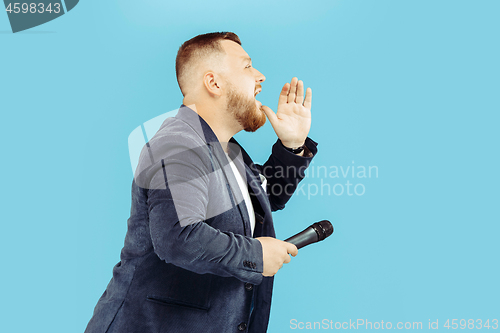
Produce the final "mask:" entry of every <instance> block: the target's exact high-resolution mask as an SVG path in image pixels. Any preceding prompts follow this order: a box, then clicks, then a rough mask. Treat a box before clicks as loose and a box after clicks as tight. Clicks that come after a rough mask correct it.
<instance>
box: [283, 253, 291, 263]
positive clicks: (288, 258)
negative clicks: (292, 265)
mask: <svg viewBox="0 0 500 333" xmlns="http://www.w3.org/2000/svg"><path fill="white" fill-rule="evenodd" d="M290 261H292V258H290V256H289V255H288V254H287V255H286V258H285V261H284V263H285V264H288V263H289V262H290Z"/></svg>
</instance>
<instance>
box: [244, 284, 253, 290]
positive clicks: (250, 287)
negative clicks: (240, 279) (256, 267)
mask: <svg viewBox="0 0 500 333" xmlns="http://www.w3.org/2000/svg"><path fill="white" fill-rule="evenodd" d="M245 289H246V290H248V291H252V290H253V284H251V283H245Z"/></svg>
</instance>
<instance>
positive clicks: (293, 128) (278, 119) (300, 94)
mask: <svg viewBox="0 0 500 333" xmlns="http://www.w3.org/2000/svg"><path fill="white" fill-rule="evenodd" d="M311 102H312V90H311V88H307V91H306V97H305V98H304V83H303V82H302V81H301V80H299V79H297V78H296V77H294V78H293V79H292V81H291V82H290V83H288V82H287V83H285V85H284V86H283V89H281V93H280V97H279V100H278V112H277V113H274V111H273V110H271V108H269V107H268V106H265V105H262V108H261V109H262V111H264V113H265V114H266V116H267V118H268V119H269V122H270V123H271V125H272V126H273V129H274V131H275V132H276V135H277V136H278V138H279V139H280V140H281V142H282V143H283V145H284V146H285V147H289V148H297V147H300V146H302V145H303V144H304V142H305V140H306V138H307V135H308V134H309V129H310V128H311Z"/></svg>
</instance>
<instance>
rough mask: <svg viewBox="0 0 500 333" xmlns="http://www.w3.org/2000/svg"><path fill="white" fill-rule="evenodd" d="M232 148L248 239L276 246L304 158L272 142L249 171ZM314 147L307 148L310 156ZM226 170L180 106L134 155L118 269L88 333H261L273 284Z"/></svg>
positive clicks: (223, 158) (215, 145) (206, 135)
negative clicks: (278, 214) (277, 215)
mask: <svg viewBox="0 0 500 333" xmlns="http://www.w3.org/2000/svg"><path fill="white" fill-rule="evenodd" d="M230 145H231V150H230V153H229V157H230V158H231V159H233V161H234V163H235V165H236V167H237V168H238V170H239V171H240V172H241V174H242V175H244V176H246V180H247V183H248V189H249V193H250V196H251V200H252V204H253V208H254V210H255V230H254V235H253V236H254V237H259V236H269V237H275V233H274V227H273V220H272V216H271V211H275V210H279V209H283V208H284V206H285V203H286V202H287V201H288V200H289V198H290V196H291V195H292V193H293V191H294V190H295V188H296V187H297V184H298V183H299V182H300V181H301V180H302V179H303V178H304V171H305V169H306V168H307V166H308V165H309V163H310V161H311V157H301V156H297V155H295V154H293V153H291V152H289V151H287V150H286V149H285V148H284V147H283V146H282V145H281V143H280V142H279V140H278V141H277V142H276V143H275V144H274V146H273V148H272V154H271V156H270V157H269V159H268V161H267V162H266V163H265V164H264V165H257V164H254V163H253V162H252V160H251V159H250V157H249V156H248V154H247V153H246V152H245V151H244V150H243V149H242V148H241V146H240V145H239V144H238V143H237V142H236V141H235V140H234V139H231V143H230ZM316 145H317V144H316V143H315V142H314V141H312V140H311V139H309V138H307V140H306V146H307V148H308V149H309V150H310V151H311V152H312V154H313V155H315V154H316V151H317V149H316ZM230 170H231V169H230V167H229V165H228V159H227V155H225V154H224V151H223V150H222V147H221V145H220V143H219V141H218V140H217V137H216V136H215V134H214V132H213V131H212V130H211V128H210V126H209V125H208V124H207V123H206V122H205V121H204V120H203V119H202V118H201V117H200V116H199V115H198V114H197V113H196V112H194V111H193V110H191V109H190V108H188V107H186V106H184V105H182V106H181V108H180V109H179V112H178V114H177V116H176V117H173V118H167V119H166V120H165V121H164V123H163V124H162V126H161V127H160V129H159V130H158V132H157V133H156V134H155V135H154V137H153V138H151V140H150V141H149V142H148V143H147V144H146V145H145V146H144V148H143V149H142V151H141V156H140V158H139V165H138V167H137V170H136V173H135V176H134V181H133V182H132V207H131V213H130V218H129V219H128V230H127V234H126V237H125V244H124V247H123V249H122V251H121V256H120V259H121V260H120V262H119V263H118V264H117V265H116V266H115V267H114V268H113V278H112V279H111V281H110V282H109V284H108V286H107V288H106V290H105V291H104V293H103V294H102V296H101V298H100V299H99V301H98V303H97V305H96V307H95V309H94V314H93V316H92V318H91V320H90V322H89V323H88V326H87V329H86V330H85V332H86V333H104V332H108V333H111V332H119V333H126V332H137V333H150V332H151V333H153V332H154V333H158V332H175V333H181V332H207V333H208V332H214V333H221V332H242V331H248V332H254V333H257V332H258V333H262V332H266V330H267V325H268V321H269V313H270V306H271V295H272V287H273V278H272V277H264V276H263V275H262V272H263V262H262V246H261V245H260V242H259V241H258V240H256V239H255V238H253V237H252V234H251V227H250V219H249V215H248V211H247V209H246V206H245V203H244V201H243V199H242V198H243V197H242V193H241V191H240V189H239V186H238V184H237V181H236V179H235V177H234V174H233V173H232V172H230ZM262 175H264V176H265V178H266V179H267V186H266V191H265V190H264V188H263V186H262V180H263V179H264V178H263V177H262ZM266 192H267V193H266Z"/></svg>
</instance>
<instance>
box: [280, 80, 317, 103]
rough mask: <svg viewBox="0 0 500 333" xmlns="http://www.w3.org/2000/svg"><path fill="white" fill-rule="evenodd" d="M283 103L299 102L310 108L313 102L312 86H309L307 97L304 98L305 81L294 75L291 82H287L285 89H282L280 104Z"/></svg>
mask: <svg viewBox="0 0 500 333" xmlns="http://www.w3.org/2000/svg"><path fill="white" fill-rule="evenodd" d="M283 103H297V104H299V105H304V106H305V107H306V108H308V109H310V108H311V103H312V90H311V88H307V90H306V97H305V99H304V82H303V81H302V80H299V79H297V78H296V77H294V78H292V81H291V82H290V83H288V82H287V83H285V85H284V86H283V89H281V93H280V97H279V100H278V104H283Z"/></svg>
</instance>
